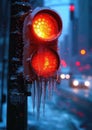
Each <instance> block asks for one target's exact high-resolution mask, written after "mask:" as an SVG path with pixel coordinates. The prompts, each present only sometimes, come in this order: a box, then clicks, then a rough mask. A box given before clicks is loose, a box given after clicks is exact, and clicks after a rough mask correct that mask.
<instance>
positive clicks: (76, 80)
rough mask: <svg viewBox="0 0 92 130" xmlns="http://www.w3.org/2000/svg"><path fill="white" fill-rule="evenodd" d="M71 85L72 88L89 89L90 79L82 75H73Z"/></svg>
mask: <svg viewBox="0 0 92 130" xmlns="http://www.w3.org/2000/svg"><path fill="white" fill-rule="evenodd" d="M69 85H70V87H72V88H81V89H88V88H89V87H90V81H89V80H86V79H85V78H83V76H82V75H73V76H72V77H71V78H70V80H69Z"/></svg>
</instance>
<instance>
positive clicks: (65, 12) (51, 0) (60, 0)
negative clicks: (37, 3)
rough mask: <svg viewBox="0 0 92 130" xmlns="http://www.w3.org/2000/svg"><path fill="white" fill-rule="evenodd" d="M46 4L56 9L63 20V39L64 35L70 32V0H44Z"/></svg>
mask: <svg viewBox="0 0 92 130" xmlns="http://www.w3.org/2000/svg"><path fill="white" fill-rule="evenodd" d="M44 1H45V6H48V7H50V8H52V9H54V10H56V11H57V12H58V13H59V15H60V17H61V18H62V21H63V30H62V35H61V37H60V39H63V36H64V35H65V34H67V32H68V26H69V25H68V24H69V6H68V5H67V4H68V3H69V0H44Z"/></svg>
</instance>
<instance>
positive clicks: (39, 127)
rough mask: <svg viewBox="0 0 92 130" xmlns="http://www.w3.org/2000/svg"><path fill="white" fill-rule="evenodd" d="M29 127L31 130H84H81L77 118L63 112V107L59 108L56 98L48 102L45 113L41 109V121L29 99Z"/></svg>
mask: <svg viewBox="0 0 92 130" xmlns="http://www.w3.org/2000/svg"><path fill="white" fill-rule="evenodd" d="M41 105H42V104H41ZM28 126H29V130H30V129H31V128H33V129H35V130H45V129H46V130H47V129H48V130H53V129H54V130H61V129H62V130H82V129H80V128H79V122H78V120H77V119H76V117H74V116H73V115H71V114H69V113H68V112H67V111H65V110H63V109H62V107H61V109H58V108H57V105H56V97H55V96H53V97H52V99H51V100H50V101H47V102H46V105H45V113H43V110H42V107H41V109H40V117H39V120H37V116H36V112H35V113H33V111H32V101H31V98H28Z"/></svg>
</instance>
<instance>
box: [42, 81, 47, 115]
mask: <svg viewBox="0 0 92 130" xmlns="http://www.w3.org/2000/svg"><path fill="white" fill-rule="evenodd" d="M45 101H46V81H43V84H42V103H43V116H45Z"/></svg>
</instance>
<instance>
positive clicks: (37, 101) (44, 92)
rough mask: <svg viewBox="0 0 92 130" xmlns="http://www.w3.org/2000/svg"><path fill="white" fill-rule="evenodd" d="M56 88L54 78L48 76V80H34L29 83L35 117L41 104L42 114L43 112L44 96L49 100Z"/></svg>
mask: <svg viewBox="0 0 92 130" xmlns="http://www.w3.org/2000/svg"><path fill="white" fill-rule="evenodd" d="M55 89H56V79H52V78H50V79H49V80H48V81H45V80H38V81H36V80H35V81H34V82H33V83H32V85H31V93H32V105H33V112H34V111H35V109H36V111H37V119H39V116H40V107H41V104H42V109H43V115H44V114H45V103H46V98H48V100H50V99H51V98H52V95H53V92H54V91H55Z"/></svg>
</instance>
